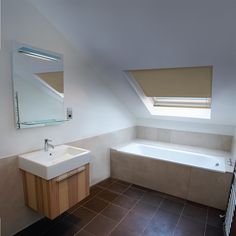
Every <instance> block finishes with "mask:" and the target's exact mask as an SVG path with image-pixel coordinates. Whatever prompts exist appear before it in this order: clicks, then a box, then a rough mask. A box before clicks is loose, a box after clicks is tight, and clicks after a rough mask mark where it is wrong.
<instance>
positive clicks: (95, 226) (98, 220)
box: [84, 215, 116, 236]
mask: <svg viewBox="0 0 236 236" xmlns="http://www.w3.org/2000/svg"><path fill="white" fill-rule="evenodd" d="M115 225H116V222H115V221H113V220H110V219H108V218H107V217H104V216H102V215H98V216H96V217H95V218H94V219H93V220H92V221H91V222H90V223H89V224H88V225H87V226H86V227H85V228H84V230H85V231H87V232H90V233H92V234H94V235H99V236H100V235H102V236H103V235H104V236H105V235H108V233H109V232H111V231H112V229H113V228H114V227H115Z"/></svg>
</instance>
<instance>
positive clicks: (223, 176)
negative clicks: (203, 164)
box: [187, 168, 233, 210]
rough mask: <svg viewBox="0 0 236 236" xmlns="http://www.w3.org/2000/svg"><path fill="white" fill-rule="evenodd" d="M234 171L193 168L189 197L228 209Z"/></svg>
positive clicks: (192, 199) (205, 203) (191, 199)
mask: <svg viewBox="0 0 236 236" xmlns="http://www.w3.org/2000/svg"><path fill="white" fill-rule="evenodd" d="M232 177H233V175H232V173H218V172H212V171H207V170H202V169H198V168H191V178H190V184H189V193H188V197H187V199H188V200H190V201H193V202H198V203H201V204H203V205H207V206H211V207H215V208H219V209H222V210H225V209H226V206H227V202H228V196H229V191H230V186H231V181H232Z"/></svg>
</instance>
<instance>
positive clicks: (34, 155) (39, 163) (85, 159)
mask: <svg viewBox="0 0 236 236" xmlns="http://www.w3.org/2000/svg"><path fill="white" fill-rule="evenodd" d="M89 162H90V151H88V150H85V149H82V148H77V147H72V146H68V145H59V146H55V148H54V149H51V150H49V151H44V150H40V151H35V152H30V153H26V154H22V155H19V168H20V169H22V170H25V171H28V172H30V173H32V174H34V175H37V176H39V177H41V178H43V179H46V180H49V179H52V178H54V177H57V176H59V175H62V174H64V173H66V172H68V171H71V170H74V169H76V168H79V167H80V166H83V165H85V164H87V163H89Z"/></svg>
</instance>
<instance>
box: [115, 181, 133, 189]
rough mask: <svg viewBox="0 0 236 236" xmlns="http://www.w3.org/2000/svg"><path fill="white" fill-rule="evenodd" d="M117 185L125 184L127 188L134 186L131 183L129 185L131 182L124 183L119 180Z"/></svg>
mask: <svg viewBox="0 0 236 236" xmlns="http://www.w3.org/2000/svg"><path fill="white" fill-rule="evenodd" d="M117 183H119V184H123V185H126V186H127V187H129V186H131V185H132V184H131V183H129V182H126V181H123V180H119V179H118V180H117Z"/></svg>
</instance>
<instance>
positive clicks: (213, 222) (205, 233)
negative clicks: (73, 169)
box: [17, 179, 223, 236]
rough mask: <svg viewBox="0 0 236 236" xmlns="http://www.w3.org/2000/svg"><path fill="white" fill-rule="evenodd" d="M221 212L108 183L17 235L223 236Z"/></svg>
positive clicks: (166, 196) (135, 188) (144, 190)
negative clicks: (70, 207)
mask: <svg viewBox="0 0 236 236" xmlns="http://www.w3.org/2000/svg"><path fill="white" fill-rule="evenodd" d="M219 214H222V212H221V211H219V210H216V209H213V208H209V207H205V206H202V205H199V204H196V203H192V202H188V201H185V200H183V199H179V198H175V197H171V196H168V195H165V194H162V193H159V192H156V191H152V190H149V189H145V188H143V187H140V186H137V185H132V184H129V183H126V182H123V181H120V180H115V179H107V180H105V181H103V182H101V183H99V184H97V185H95V186H93V187H92V188H91V194H90V196H89V197H88V198H86V199H85V200H83V201H82V202H81V203H80V204H78V205H77V206H75V207H73V209H71V210H70V211H69V212H66V213H65V214H63V215H62V216H60V217H58V218H57V219H55V220H53V221H51V220H48V219H47V218H44V219H42V220H40V221H39V222H37V223H35V224H33V225H32V226H30V227H28V228H26V229H25V230H23V231H21V232H19V233H18V234H17V235H18V236H20V235H30V236H36V235H50V236H54V235H55V236H59V235H76V236H94V235H98V236H100V235H101V236H103V235H111V236H140V235H145V236H149V235H150V236H159V235H161V236H169V235H172V236H222V235H223V232H222V221H221V219H220V218H219Z"/></svg>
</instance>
